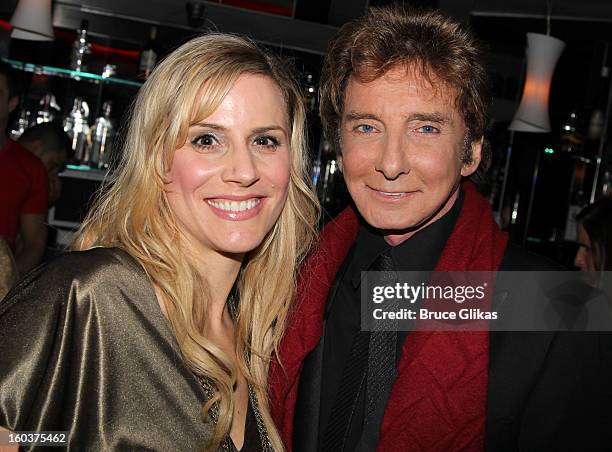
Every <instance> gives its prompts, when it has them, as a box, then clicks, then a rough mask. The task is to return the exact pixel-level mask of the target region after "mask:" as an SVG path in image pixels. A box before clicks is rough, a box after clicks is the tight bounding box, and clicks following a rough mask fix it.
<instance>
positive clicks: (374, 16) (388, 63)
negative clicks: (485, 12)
mask: <svg viewBox="0 0 612 452" xmlns="http://www.w3.org/2000/svg"><path fill="white" fill-rule="evenodd" d="M397 65H406V66H408V67H414V68H416V69H417V70H418V72H417V73H419V72H420V74H422V75H423V76H424V77H425V78H426V79H427V80H428V81H429V82H432V80H434V79H435V80H439V81H441V82H442V83H446V84H447V85H448V86H450V87H452V88H454V89H455V91H456V93H457V99H456V108H457V110H458V111H459V113H460V114H461V115H462V117H463V120H464V122H465V126H466V136H465V140H464V141H465V145H464V154H463V156H462V161H463V162H464V163H469V162H470V161H471V158H472V156H471V147H470V145H471V144H472V143H473V142H474V141H475V140H479V139H480V138H483V137H484V136H485V131H486V129H487V122H488V108H489V105H490V102H491V97H490V92H489V83H488V78H487V73H486V70H485V68H484V65H483V57H482V49H481V47H480V45H479V43H478V42H477V41H476V39H475V38H474V36H472V34H471V33H470V32H469V31H467V30H466V29H465V28H464V27H463V26H462V25H461V24H459V23H458V22H456V21H454V20H453V19H451V18H449V17H446V16H444V15H442V14H440V13H438V12H435V11H425V10H416V9H409V8H405V7H402V6H399V5H392V6H386V7H382V8H371V9H370V11H369V12H368V14H366V15H365V16H364V17H361V18H359V19H355V20H352V21H351V22H348V23H347V24H345V25H344V26H343V27H342V28H341V29H340V32H339V33H338V35H337V36H336V37H335V38H334V39H333V40H332V41H331V42H330V44H329V47H328V50H327V55H326V56H325V62H324V64H323V70H322V74H321V83H320V86H321V89H320V113H321V119H322V122H323V128H324V131H325V134H326V137H327V138H328V140H329V141H330V142H332V143H333V144H334V145H335V146H336V149H337V150H338V151H339V150H340V149H339V144H340V143H339V129H338V127H339V124H340V120H341V117H342V109H343V104H344V95H345V90H346V87H347V84H348V80H349V78H350V77H351V76H352V77H356V78H357V79H358V80H359V81H361V82H370V81H373V80H376V79H377V78H379V77H381V76H382V75H384V74H385V73H386V72H387V71H388V70H389V69H391V68H393V67H396V66H397ZM432 84H433V83H432ZM490 162H491V151H490V148H489V146H488V143H487V142H486V140H485V142H484V144H483V149H482V157H481V163H480V166H479V168H478V170H477V171H476V172H475V173H474V174H473V175H472V179H473V180H475V181H477V182H480V181H482V179H483V176H484V174H485V173H486V171H487V169H488V168H489V165H490Z"/></svg>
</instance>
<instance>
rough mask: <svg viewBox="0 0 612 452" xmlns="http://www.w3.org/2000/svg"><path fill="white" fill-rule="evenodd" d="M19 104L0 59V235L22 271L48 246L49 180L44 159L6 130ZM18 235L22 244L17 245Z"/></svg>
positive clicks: (14, 83) (8, 70)
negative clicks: (10, 116) (14, 138)
mask: <svg viewBox="0 0 612 452" xmlns="http://www.w3.org/2000/svg"><path fill="white" fill-rule="evenodd" d="M18 104H19V93H18V89H17V81H16V77H15V75H14V73H13V71H12V69H11V68H10V66H8V65H7V64H5V63H0V236H2V237H3V238H4V239H5V240H6V242H7V243H8V245H9V247H10V248H11V250H12V251H13V252H14V254H15V261H16V262H17V269H18V271H19V273H20V274H24V273H26V272H28V271H29V270H31V269H32V268H34V267H35V266H36V265H38V264H39V263H40V262H41V260H42V257H43V255H44V253H45V249H46V246H47V226H46V218H47V209H48V197H49V182H48V178H47V170H46V169H45V166H44V165H43V162H42V161H41V160H40V159H39V158H38V157H37V156H35V155H34V154H32V153H31V152H29V151H28V150H27V149H25V148H24V147H23V146H22V145H20V144H19V143H17V142H15V141H13V140H11V139H10V138H9V137H8V136H7V134H6V126H7V122H8V118H9V114H10V113H11V112H12V111H13V110H14V109H15V108H16V107H17V105H18ZM18 235H19V236H20V237H21V239H20V241H21V243H22V246H20V247H19V248H18V249H17V247H16V244H17V236H18Z"/></svg>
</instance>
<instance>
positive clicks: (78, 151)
mask: <svg viewBox="0 0 612 452" xmlns="http://www.w3.org/2000/svg"><path fill="white" fill-rule="evenodd" d="M88 119H89V106H88V105H87V102H85V101H84V100H83V99H82V98H80V97H76V98H75V99H74V104H73V106H72V110H71V111H70V113H69V114H68V116H67V117H66V119H64V132H66V133H67V134H68V136H69V137H70V141H71V143H72V149H73V150H74V159H75V160H76V161H77V162H79V163H86V162H87V161H89V156H88V150H89V146H88V145H87V144H88V143H87V140H88V135H89V124H88V123H87V120H88Z"/></svg>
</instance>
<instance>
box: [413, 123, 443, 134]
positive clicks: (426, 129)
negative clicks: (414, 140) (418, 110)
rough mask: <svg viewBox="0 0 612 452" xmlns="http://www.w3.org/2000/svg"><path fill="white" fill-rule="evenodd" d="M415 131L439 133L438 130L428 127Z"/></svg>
mask: <svg viewBox="0 0 612 452" xmlns="http://www.w3.org/2000/svg"><path fill="white" fill-rule="evenodd" d="M417 130H418V131H419V132H422V133H439V132H440V129H438V128H437V127H434V126H430V125H427V126H421V127H419V128H418V129H417Z"/></svg>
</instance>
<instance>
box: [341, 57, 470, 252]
mask: <svg viewBox="0 0 612 452" xmlns="http://www.w3.org/2000/svg"><path fill="white" fill-rule="evenodd" d="M431 80H432V83H433V85H434V86H432V85H431V84H430V83H429V82H428V81H427V79H426V78H424V77H423V76H422V75H421V74H420V73H419V72H417V71H414V70H412V69H408V70H407V69H406V68H405V67H403V66H402V67H396V68H393V69H391V70H389V71H388V72H387V73H386V74H385V75H383V76H382V77H380V78H378V79H376V80H374V81H372V82H369V83H361V82H360V81H359V80H357V79H355V78H350V79H349V82H348V86H347V89H346V92H345V99H344V110H343V115H342V119H341V123H340V140H341V141H340V146H341V149H342V155H341V157H340V163H341V168H342V171H343V173H344V179H345V181H346V185H347V187H348V190H349V192H350V193H351V196H352V198H353V200H354V201H355V204H356V205H357V208H358V209H359V212H360V213H361V215H362V216H363V217H364V219H365V220H366V221H367V222H368V223H369V224H370V225H371V226H373V227H375V228H377V229H381V230H383V231H384V233H385V238H386V239H387V241H388V242H389V243H391V244H397V243H401V241H403V240H405V239H406V238H408V237H410V236H411V235H412V234H414V232H415V231H417V230H418V229H420V228H422V227H424V226H426V225H428V224H430V223H432V222H434V221H436V220H437V219H438V218H440V217H442V216H443V215H444V214H445V213H446V212H447V211H448V210H449V209H450V208H451V207H452V205H453V203H454V201H455V199H456V197H457V193H458V192H457V188H458V184H459V182H460V179H461V176H469V175H470V174H472V173H473V172H474V171H475V170H476V168H477V167H478V164H479V163H480V152H481V147H482V142H481V141H477V142H475V143H473V144H472V145H471V147H472V162H471V163H470V164H463V163H462V161H461V156H462V154H463V150H464V146H465V145H464V137H465V135H466V127H465V124H464V122H463V119H462V116H461V115H460V113H459V112H458V111H457V109H456V107H455V98H456V92H455V90H454V89H452V88H450V87H449V86H447V85H446V84H444V83H442V82H440V81H438V80H436V78H435V77H433V76H432V77H431Z"/></svg>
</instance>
